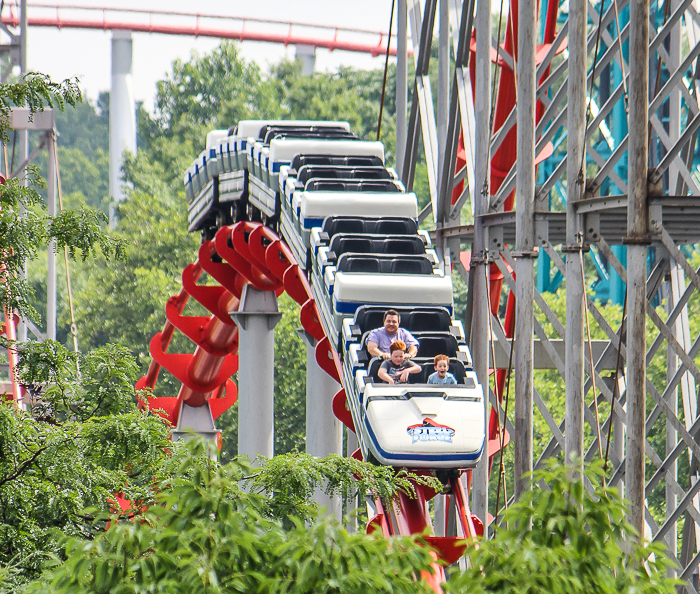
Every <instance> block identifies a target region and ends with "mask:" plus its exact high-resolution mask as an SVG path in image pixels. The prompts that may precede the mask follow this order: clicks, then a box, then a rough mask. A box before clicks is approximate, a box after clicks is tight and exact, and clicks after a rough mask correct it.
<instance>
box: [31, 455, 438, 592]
mask: <svg viewBox="0 0 700 594" xmlns="http://www.w3.org/2000/svg"><path fill="white" fill-rule="evenodd" d="M248 473H250V468H249V467H248V466H247V465H245V464H244V463H241V462H232V463H230V464H228V465H226V466H219V465H217V464H216V463H214V462H212V461H210V460H209V459H208V458H207V457H206V455H205V452H203V451H202V449H201V446H198V445H194V446H192V445H191V446H190V447H189V448H188V450H187V451H186V454H185V456H184V459H183V463H182V465H181V466H180V468H179V469H178V471H177V472H176V475H175V477H174V479H173V481H172V484H171V485H170V486H168V487H167V488H165V489H163V491H162V492H161V493H160V494H159V496H158V505H154V506H151V507H149V508H148V510H146V511H145V512H143V514H142V515H140V516H139V517H138V518H137V519H136V521H133V522H131V521H120V522H113V523H112V524H111V526H110V527H109V529H108V530H107V531H106V532H104V533H101V534H99V535H98V536H97V537H96V538H94V539H93V540H86V539H79V538H72V539H70V540H69V542H68V544H67V547H66V555H67V560H66V563H65V564H64V565H62V566H60V567H58V568H57V569H55V570H54V571H53V572H52V573H51V574H49V575H48V576H46V579H45V581H42V582H39V583H37V584H36V585H35V586H34V588H33V589H32V590H30V592H45V591H47V590H48V591H51V592H53V593H54V594H69V593H78V592H80V593H81V594H89V593H95V594H97V593H100V594H102V593H128V592H134V593H136V592H153V593H168V594H177V593H180V592H182V593H183V594H184V593H185V592H186V593H188V594H190V593H195V592H202V593H204V592H220V593H224V592H285V593H290V594H292V593H306V592H308V593H311V592H329V593H335V592H337V593H340V592H343V593H344V594H353V593H362V594H364V593H365V592H366V591H368V590H369V591H372V592H379V593H381V592H386V593H390V592H391V593H393V594H402V593H413V592H426V591H427V590H426V586H425V585H424V584H423V583H422V582H420V581H416V579H415V576H416V575H417V574H418V573H419V572H420V571H422V570H428V568H429V564H430V562H431V557H430V555H429V553H428V551H427V550H426V549H425V548H422V547H421V546H419V545H418V544H417V543H416V542H415V541H413V540H412V539H408V538H400V539H399V538H397V539H391V540H386V539H383V538H374V537H371V536H367V535H365V534H353V535H351V534H348V533H347V532H346V531H345V530H343V529H342V528H340V527H339V526H337V525H336V524H334V523H331V522H329V521H318V522H316V523H313V524H310V525H307V524H304V523H303V522H302V521H300V520H293V521H290V522H289V526H288V527H287V529H285V528H284V527H283V525H282V523H281V522H280V521H279V520H278V519H277V518H276V517H274V516H271V515H270V514H269V513H268V512H269V509H270V508H269V506H268V504H267V501H266V499H267V497H266V496H265V495H263V494H257V493H250V492H245V491H242V490H241V489H240V487H239V483H238V481H239V480H241V478H242V477H244V476H246V474H248Z"/></svg>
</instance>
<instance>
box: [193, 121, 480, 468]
mask: <svg viewBox="0 0 700 594" xmlns="http://www.w3.org/2000/svg"><path fill="white" fill-rule="evenodd" d="M384 156H385V155H384V147H383V145H382V143H380V142H370V141H363V140H361V139H359V138H358V137H357V136H356V135H355V134H353V133H352V132H351V130H350V126H349V124H348V123H347V122H317V121H278V120H247V121H241V122H239V123H238V125H237V126H235V127H233V128H231V129H229V130H215V131H212V132H210V133H209V134H208V136H207V147H206V149H205V150H204V151H203V152H202V154H201V155H200V156H199V158H198V159H197V160H196V161H195V162H194V163H193V164H192V166H191V167H190V168H189V169H188V170H187V172H186V173H185V180H184V182H185V188H186V193H187V197H188V203H189V230H190V231H192V232H194V231H201V232H202V233H203V235H204V237H211V236H212V235H213V233H215V232H216V230H217V229H218V228H220V227H221V226H223V225H226V224H231V223H234V222H237V221H238V220H244V219H246V218H247V217H250V216H253V217H255V218H256V219H257V220H263V221H264V222H265V223H266V224H268V225H269V226H271V227H272V228H274V229H275V230H276V231H278V232H279V233H280V234H281V236H282V237H283V239H284V240H285V241H286V242H287V244H288V245H289V246H290V248H291V250H292V251H293V253H294V255H295V257H296V259H297V261H298V262H299V263H300V264H302V266H303V267H304V268H305V270H306V274H307V278H308V280H309V282H310V284H311V288H312V291H313V296H314V299H315V301H316V305H317V309H318V311H319V314H320V316H321V318H322V324H323V327H324V330H325V332H326V335H327V336H328V337H329V339H330V341H331V344H334V345H336V344H337V345H338V351H339V356H340V358H341V360H342V361H343V378H342V379H343V385H344V388H345V392H346V397H347V402H348V406H349V408H350V411H351V414H352V418H353V423H354V425H355V428H356V429H357V437H358V440H359V443H360V448H361V450H362V454H363V457H364V459H366V460H376V461H377V462H379V463H380V464H384V465H391V466H402V467H408V468H428V469H445V468H448V469H463V468H472V467H474V466H475V465H476V463H477V462H478V460H479V458H480V457H481V455H482V452H483V448H484V442H485V413H484V392H483V390H482V387H481V385H480V384H479V383H478V381H477V377H476V374H475V373H474V370H473V369H472V365H471V359H470V354H469V349H468V348H467V346H466V344H465V337H464V331H463V328H462V324H461V323H460V322H458V321H456V320H454V318H453V301H452V279H451V276H450V274H445V273H444V271H443V270H442V269H441V263H440V262H439V261H438V258H437V257H436V252H435V250H434V249H433V248H432V245H431V241H430V237H429V235H428V234H427V233H426V232H424V231H421V230H419V229H418V225H417V220H418V202H417V198H416V195H415V194H414V193H412V192H406V191H405V188H404V186H403V184H402V183H401V182H400V181H399V180H398V178H397V175H396V173H395V172H394V170H393V169H391V168H388V167H386V166H385V163H384ZM389 308H391V309H395V310H397V311H398V312H399V314H400V316H401V327H403V328H406V329H407V330H409V331H411V332H412V333H413V335H414V336H415V337H416V338H417V339H418V340H419V342H420V347H419V349H418V353H417V356H416V358H415V359H414V362H415V363H417V364H418V365H419V366H420V367H421V372H420V373H416V374H413V375H411V376H410V383H409V384H402V385H401V384H394V385H390V384H386V383H384V382H382V380H381V379H380V378H379V377H378V371H379V367H380V365H381V360H380V359H379V358H372V357H370V356H369V354H368V352H367V345H366V341H367V336H368V334H369V331H370V330H372V329H373V328H377V327H380V326H382V322H383V320H382V318H383V314H384V312H385V311H386V310H387V309H389ZM438 354H443V355H447V356H449V357H450V372H451V373H452V374H454V376H455V378H456V379H457V382H458V383H457V385H429V384H428V383H427V378H428V375H430V374H431V373H432V372H433V358H434V356H435V355H438ZM329 406H330V398H329Z"/></svg>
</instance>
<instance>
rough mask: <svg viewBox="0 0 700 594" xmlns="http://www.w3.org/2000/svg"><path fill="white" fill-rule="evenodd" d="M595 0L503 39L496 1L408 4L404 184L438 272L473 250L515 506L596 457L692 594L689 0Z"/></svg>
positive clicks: (699, 39)
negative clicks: (543, 480)
mask: <svg viewBox="0 0 700 594" xmlns="http://www.w3.org/2000/svg"><path fill="white" fill-rule="evenodd" d="M601 1H602V4H601ZM601 1H596V0H570V2H569V3H568V14H561V13H560V11H559V2H558V0H549V3H548V2H547V0H541V5H540V6H538V3H537V2H535V0H511V2H510V6H509V7H508V6H507V7H506V8H505V10H504V13H503V16H504V17H505V20H504V26H503V32H504V33H503V35H504V36H505V40H503V39H496V38H495V35H494V34H495V31H493V30H492V29H493V28H492V25H491V17H492V6H491V0H464V2H461V1H460V0H425V2H424V3H423V8H422V9H421V3H420V2H419V1H418V0H404V2H405V7H406V10H407V14H408V21H409V22H408V26H409V27H410V31H411V33H412V39H413V40H414V41H413V45H414V54H413V57H414V60H415V71H416V77H415V81H414V83H413V95H412V97H413V101H412V104H411V111H410V117H409V119H408V122H407V125H406V145H405V152H404V153H403V154H404V155H405V157H404V159H403V160H402V162H401V171H402V179H403V181H404V183H405V184H406V186H407V188H408V189H409V190H410V189H411V187H412V185H413V180H414V174H415V168H416V163H417V162H418V161H419V159H424V160H425V162H426V164H427V170H428V181H429V186H430V194H431V196H430V197H431V200H430V203H429V204H428V205H427V206H426V207H425V209H424V210H423V212H422V213H421V219H422V220H425V219H426V218H428V217H430V216H432V217H433V220H434V223H435V225H434V238H435V241H436V245H437V247H438V248H439V250H440V252H441V255H442V259H443V262H444V265H445V269H446V270H447V271H449V270H450V268H451V266H452V265H453V264H458V263H459V252H460V249H461V246H465V247H466V246H468V249H470V250H471V261H470V266H469V277H468V282H469V287H470V291H469V302H468V304H467V313H466V318H467V319H466V320H465V328H466V329H468V332H470V333H471V341H470V346H471V349H472V356H473V358H474V361H475V367H476V371H477V373H478V375H479V378H480V381H481V383H482V384H483V385H485V386H486V385H490V386H491V387H490V404H491V407H492V409H493V411H492V412H491V415H492V433H491V438H492V439H493V438H494V437H495V438H498V437H499V435H504V433H503V432H502V431H501V429H500V424H501V423H503V419H505V429H506V431H507V433H508V434H509V436H510V439H511V446H510V447H512V448H513V450H514V452H513V454H514V463H513V473H514V476H515V477H516V480H515V485H514V486H515V496H517V494H519V493H521V492H522V491H523V490H524V489H528V488H530V485H529V484H527V483H526V482H525V481H521V480H519V479H517V477H519V476H520V474H521V473H523V472H526V471H528V470H530V469H533V468H534V469H537V468H539V467H541V465H542V464H543V462H544V461H545V460H547V459H548V458H550V457H553V456H560V457H562V458H563V457H564V456H566V457H567V458H570V457H571V456H577V457H578V459H579V460H582V461H583V462H584V463H585V462H588V461H592V460H593V459H595V458H597V457H599V456H607V458H608V459H609V462H608V476H609V484H611V485H614V486H618V487H619V488H620V489H621V490H622V492H623V494H624V496H625V497H626V498H627V499H628V500H630V502H631V504H630V508H629V519H630V521H631V523H632V524H633V525H634V526H635V527H636V528H637V529H638V530H639V532H640V533H641V534H643V535H644V536H645V537H646V538H647V539H648V540H652V541H655V542H665V543H666V545H667V546H668V548H669V551H670V554H671V556H672V558H675V560H676V561H677V565H678V570H677V576H678V577H679V578H681V579H682V580H685V581H686V585H685V589H686V591H687V592H697V591H698V585H697V584H698V582H697V574H698V565H699V564H700V468H699V467H698V460H699V459H700V443H699V442H698V433H699V432H700V419H699V418H698V413H697V390H696V384H697V383H698V382H700V358H699V357H698V355H699V354H700V328H698V326H697V323H695V322H694V316H693V315H692V314H691V312H692V311H694V309H697V308H698V307H700V268H698V267H697V266H698V264H699V263H700V259H698V257H697V253H696V252H694V251H693V250H692V249H689V248H691V247H692V245H693V244H696V243H700V168H699V165H700V158H699V157H698V147H697V140H698V131H699V130H700V101H699V100H698V97H699V93H700V17H699V16H698V13H699V12H700V3H699V2H698V1H697V0H658V1H657V2H654V3H653V4H650V2H649V0H638V1H637V2H630V1H629V0H601ZM552 3H555V4H554V5H551V6H550V4H552ZM400 4H401V3H400ZM401 9H403V6H402V7H401ZM443 11H444V12H443ZM538 11H539V16H538ZM444 13H447V14H448V15H449V35H444V34H442V35H440V38H439V41H438V44H439V45H441V47H440V48H439V51H438V55H439V56H440V59H441V60H442V61H443V63H442V64H438V70H442V69H443V68H445V63H446V61H447V60H449V59H452V60H453V62H452V64H451V66H448V68H449V69H450V70H449V72H450V74H451V77H452V84H451V87H450V89H449V97H447V96H445V93H444V91H440V92H439V100H438V101H437V102H434V100H433V96H432V92H431V87H430V78H429V60H430V54H431V46H432V44H433V31H434V29H436V30H437V28H436V26H435V24H436V21H437V20H440V19H439V15H441V14H444ZM443 33H444V32H443ZM503 35H502V36H503ZM399 37H400V36H399ZM401 53H402V52H399V54H400V55H399V60H401V59H402V57H404V58H405V56H402V55H401ZM444 56H447V57H444ZM496 57H497V58H496ZM495 59H497V62H498V65H497V66H496V68H495V69H494V67H493V61H494V60H495ZM494 70H495V73H496V74H495V76H497V77H498V80H497V83H498V84H497V85H493V79H492V76H493V72H494ZM492 88H495V89H497V93H496V94H497V97H495V98H494V97H492V96H491V92H492ZM475 89H477V92H476V93H475V92H474V90H475ZM516 97H517V101H516V99H515V98H516ZM509 98H510V102H509V100H508V99H509ZM401 101H402V97H401V96H398V99H397V105H399V107H400V102H401ZM443 102H445V104H446V105H448V106H449V108H448V109H443V108H441V107H440V106H441V105H442V104H443ZM434 105H437V113H438V117H437V120H436V117H435V108H434ZM399 111H400V110H399ZM397 129H398V131H397V136H400V134H401V133H402V132H403V129H402V127H401V126H398V125H397ZM441 130H445V133H444V135H443V134H442V133H441ZM421 137H422V140H423V146H422V151H421V150H420V148H421V147H420V138H421ZM516 147H517V151H516ZM397 152H399V153H401V149H399V151H397ZM509 155H510V157H509ZM516 156H517V158H516ZM509 158H510V160H509ZM467 204H470V205H471V209H468V208H465V205H467ZM623 254H626V258H625V257H623ZM550 267H553V268H554V272H555V274H557V275H559V276H560V277H562V278H563V279H564V280H565V283H566V311H565V317H561V314H560V315H559V316H558V315H557V313H555V311H554V309H556V308H554V307H553V306H552V300H551V299H550V298H548V297H547V296H546V295H544V294H543V291H539V290H537V289H536V288H535V287H536V279H537V278H538V277H540V278H550V275H551V271H550ZM596 269H598V270H602V271H607V272H608V273H610V274H611V276H612V275H613V273H614V275H617V276H618V277H619V279H621V281H622V283H624V284H625V285H626V292H622V291H620V295H621V296H622V297H623V302H624V303H623V305H622V306H619V305H618V306H617V308H616V309H615V308H614V307H605V306H604V305H601V303H600V301H594V299H593V298H592V297H591V294H590V293H591V291H590V284H591V281H592V280H593V273H592V271H594V270H596ZM537 286H538V287H539V288H540V289H542V286H543V285H542V284H540V283H538V284H537ZM503 293H507V294H508V299H507V302H508V305H507V307H506V317H505V320H503V319H502V316H500V315H499V307H498V305H499V303H500V301H501V296H502V294H503ZM612 301H615V299H612ZM613 312H614V314H615V315H612V313H613ZM591 332H593V334H594V336H595V337H596V338H595V340H592V339H591V338H590V333H591ZM489 337H491V338H490V339H489ZM513 337H515V339H514V338H513ZM601 337H602V338H601ZM511 349H513V350H514V355H515V356H514V357H513V358H512V360H513V361H515V363H514V364H513V367H512V368H513V372H514V384H513V385H514V386H515V395H514V398H515V405H514V406H511V408H510V411H509V417H508V418H506V415H505V414H504V410H503V409H504V400H503V398H504V390H503V383H504V377H505V372H504V370H505V369H508V368H509V359H510V356H511ZM489 368H494V369H496V370H498V371H497V372H496V373H494V374H493V377H494V379H495V381H490V375H489ZM541 370H550V371H549V372H548V373H549V374H550V378H551V376H552V372H553V371H554V372H558V375H559V376H560V377H559V378H558V379H556V380H555V381H552V382H550V383H551V385H555V386H557V388H558V389H560V390H561V392H562V394H563V393H565V403H564V405H563V406H562V402H563V400H564V399H562V398H556V399H553V398H551V396H552V395H551V394H546V393H542V394H540V393H539V392H538V390H537V385H538V383H537V380H536V377H537V374H538V373H541ZM533 378H535V379H534V380H533ZM554 402H556V403H557V404H556V406H555V405H554ZM513 411H515V412H514V414H513ZM494 420H495V421H496V422H495V423H494ZM498 420H500V423H499V422H498ZM499 432H500V433H499ZM492 443H493V442H492ZM501 443H503V439H502V438H501ZM606 450H607V453H606ZM483 460H484V464H483V466H482V467H480V468H478V469H477V470H476V471H475V473H474V477H473V508H472V509H473V511H474V512H475V513H476V514H477V515H479V516H481V517H485V516H486V512H487V510H488V509H489V498H490V497H491V500H492V504H493V497H494V495H495V494H494V493H491V494H489V491H488V488H489V487H488V485H489V482H488V468H487V466H486V461H487V456H484V458H483ZM509 495H511V493H509ZM489 496H490V497H489ZM501 502H503V498H501ZM491 507H492V512H493V505H492V506H491Z"/></svg>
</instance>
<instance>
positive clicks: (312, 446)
mask: <svg viewBox="0 0 700 594" xmlns="http://www.w3.org/2000/svg"><path fill="white" fill-rule="evenodd" d="M304 342H305V343H306V453H307V454H309V455H310V456H314V457H315V458H326V457H327V456H330V455H331V454H338V455H339V456H342V455H343V426H342V423H341V422H340V421H339V420H338V418H337V417H336V416H335V415H334V414H333V406H332V403H333V396H335V394H336V392H338V390H340V384H339V383H338V382H336V381H335V380H334V379H333V378H332V377H331V376H330V375H328V374H327V373H326V372H325V371H323V369H321V368H320V367H319V365H318V363H317V362H316V341H315V340H314V339H313V337H311V336H309V335H308V334H306V332H304ZM313 499H314V501H315V502H316V503H318V505H319V506H320V507H321V508H325V509H326V511H327V513H328V515H330V516H332V517H334V518H335V519H336V520H337V521H338V522H340V520H341V516H342V512H343V500H342V498H341V497H339V496H336V497H329V496H328V495H326V494H325V493H324V492H323V491H322V490H318V491H317V492H316V493H314V497H313Z"/></svg>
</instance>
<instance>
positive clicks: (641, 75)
mask: <svg viewBox="0 0 700 594" xmlns="http://www.w3.org/2000/svg"><path fill="white" fill-rule="evenodd" d="M629 43H630V45H629V56H630V85H629V148H628V159H629V162H628V183H627V187H628V202H627V235H628V237H627V244H628V245H627V310H628V319H629V340H628V342H627V440H626V441H627V443H626V446H627V447H626V451H627V459H626V465H625V487H626V489H625V496H626V498H627V499H628V500H629V501H630V507H629V521H630V523H631V524H632V526H634V528H635V529H636V530H637V532H638V534H639V535H643V534H644V462H645V455H644V443H645V431H644V420H645V413H646V331H645V322H646V302H647V298H646V260H647V233H648V229H649V216H648V214H649V213H648V210H647V159H648V154H649V145H648V136H647V134H648V132H647V129H648V122H649V118H648V108H649V0H638V1H637V2H631V3H630V41H629ZM640 538H641V536H640Z"/></svg>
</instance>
